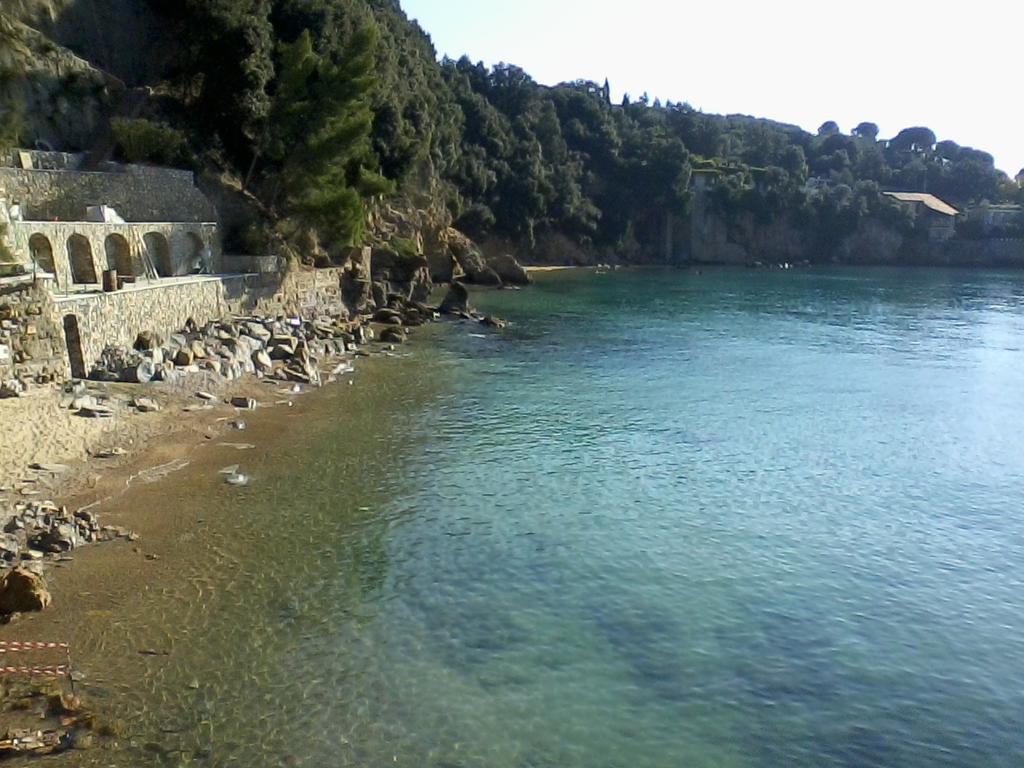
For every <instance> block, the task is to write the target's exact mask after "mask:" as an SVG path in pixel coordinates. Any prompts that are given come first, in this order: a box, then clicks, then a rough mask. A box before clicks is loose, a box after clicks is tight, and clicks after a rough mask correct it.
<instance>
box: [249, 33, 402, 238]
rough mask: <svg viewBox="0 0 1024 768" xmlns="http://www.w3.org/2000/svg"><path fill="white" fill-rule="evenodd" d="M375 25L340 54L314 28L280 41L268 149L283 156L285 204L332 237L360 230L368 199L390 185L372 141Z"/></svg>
mask: <svg viewBox="0 0 1024 768" xmlns="http://www.w3.org/2000/svg"><path fill="white" fill-rule="evenodd" d="M378 39H379V33H378V31H377V28H376V26H375V25H374V24H373V23H372V22H371V21H370V20H368V19H367V20H366V21H364V23H363V24H362V25H361V26H360V27H359V28H358V29H357V30H356V31H355V33H354V34H353V35H352V37H351V39H350V40H349V43H348V45H347V46H346V48H345V51H344V54H343V55H342V56H341V57H340V58H339V60H338V61H332V60H331V59H330V58H328V57H327V56H321V55H319V54H318V53H317V52H316V51H315V50H314V48H313V42H312V36H311V35H310V33H309V31H308V30H305V31H303V33H302V34H301V35H300V36H299V38H298V39H297V40H296V41H295V42H294V43H291V44H289V45H283V46H281V63H280V73H279V75H278V78H277V82H276V84H275V92H274V100H273V106H272V109H271V114H270V125H269V127H268V131H267V144H266V154H267V156H268V157H270V158H272V159H274V160H276V161H277V162H278V163H280V173H281V187H282V191H283V193H284V199H283V207H284V209H285V210H286V212H288V213H289V214H290V215H294V216H296V217H298V218H299V219H301V220H303V221H304V222H305V223H307V224H309V225H311V226H313V227H315V228H316V229H317V231H318V234H319V235H320V237H321V239H322V240H323V241H324V242H326V243H327V244H328V245H335V246H338V245H347V244H351V243H353V242H356V241H358V239H359V237H360V236H361V234H362V228H363V223H364V219H365V211H364V208H363V203H362V201H363V199H364V198H365V197H369V196H371V195H376V194H382V193H384V192H388V191H391V189H392V185H391V184H390V183H389V182H388V181H387V180H386V179H384V178H383V177H382V176H380V174H379V173H377V172H376V170H375V162H374V159H375V158H374V155H373V152H372V150H371V146H370V129H371V127H372V122H373V113H372V112H371V109H370V99H371V96H372V93H373V89H374V87H375V78H374V74H373V73H374V54H375V49H376V45H377V41H378Z"/></svg>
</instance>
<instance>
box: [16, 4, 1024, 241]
mask: <svg viewBox="0 0 1024 768" xmlns="http://www.w3.org/2000/svg"><path fill="white" fill-rule="evenodd" d="M124 3H125V0H102V2H101V1H100V0H97V2H96V3H94V5H95V6H99V7H107V6H109V8H107V10H108V11H109V12H110V14H111V15H112V16H115V17H116V15H117V13H118V12H119V8H120V7H121V6H123V5H124ZM5 5H6V3H5ZM33 5H35V8H34V9H33ZM77 5H78V3H76V2H74V0H65V2H64V4H63V6H62V7H59V8H58V7H54V5H53V4H52V3H42V2H39V1H38V0H36V2H35V3H33V0H20V2H19V4H18V8H19V10H18V12H17V13H15V14H14V15H15V16H16V17H18V18H22V19H24V18H26V17H31V18H32V19H33V20H34V23H36V24H40V25H41V28H42V29H43V30H44V31H45V32H46V33H47V34H49V35H51V36H52V37H53V39H55V40H57V42H61V43H67V44H69V45H71V46H72V47H73V49H74V50H75V52H76V53H77V54H79V55H80V56H82V57H84V58H85V59H87V60H89V61H92V62H99V63H100V64H102V65H103V66H104V67H105V68H107V69H108V71H110V72H111V73H112V74H113V75H114V76H116V77H117V78H119V79H120V80H121V81H123V82H124V83H126V84H127V85H128V86H129V88H130V90H129V92H128V95H127V96H126V97H125V98H124V99H123V100H122V101H123V103H122V104H121V105H120V106H119V107H117V108H115V109H114V110H113V111H115V112H118V111H119V112H120V114H119V115H116V116H117V117H118V118H120V119H119V120H117V121H115V122H114V123H113V134H112V136H113V141H111V139H110V138H109V136H108V137H106V141H108V142H110V143H111V144H112V145H116V146H117V147H118V148H119V150H118V151H119V152H120V153H121V155H122V156H123V157H125V158H126V159H148V160H161V161H164V162H167V161H171V162H174V161H177V162H182V161H184V160H185V158H186V156H187V157H188V158H189V162H192V163H195V164H196V165H197V166H201V167H210V166H214V167H218V168H219V169H220V170H221V171H226V172H228V173H229V174H231V175H233V176H234V177H236V178H237V179H239V180H241V182H242V184H243V185H244V188H245V191H246V193H247V194H248V195H251V196H252V198H253V199H254V200H257V201H258V202H259V204H260V205H261V207H262V209H263V210H264V211H266V212H269V220H271V221H275V220H276V221H278V222H281V221H284V222H285V225H284V226H283V227H282V226H281V225H280V224H279V225H278V230H279V231H280V232H282V233H283V235H284V236H285V237H292V236H294V235H295V233H296V232H298V231H299V230H301V229H304V228H305V229H306V230H308V229H309V228H312V229H315V230H316V231H317V233H318V234H319V236H320V241H321V244H322V245H324V246H325V247H326V248H327V250H328V251H331V250H335V249H337V248H338V247H339V246H342V245H345V244H348V243H353V242H357V241H359V240H360V239H361V238H362V237H363V231H362V230H363V227H364V224H365V222H366V220H367V216H366V212H367V205H368V204H370V203H371V201H374V200H379V199H380V198H381V196H389V195H392V194H398V195H409V194H415V193H416V192H423V191H424V190H431V192H432V193H436V192H439V193H440V194H442V195H443V197H444V203H445V206H446V208H447V210H448V212H449V213H450V215H451V218H452V219H453V220H454V221H455V223H456V225H457V226H458V227H459V228H460V229H463V230H464V231H466V232H468V233H469V234H471V235H472V236H474V237H476V238H478V239H480V240H483V241H487V240H489V239H496V240H499V241H503V242H509V243H511V244H514V245H515V246H516V247H517V248H518V249H519V250H520V252H521V253H523V254H524V255H526V256H527V257H529V256H530V255H531V254H532V255H534V257H538V258H542V257H543V255H544V254H545V252H546V249H547V248H548V247H549V246H550V244H552V243H554V244H557V246H558V247H559V248H561V249H563V250H564V249H566V248H569V249H576V250H578V252H580V253H586V254H590V255H592V256H596V257H600V256H603V255H604V254H607V253H612V252H614V253H615V254H617V255H620V256H624V257H626V258H636V259H651V258H657V257H658V256H659V255H660V253H661V248H662V245H663V243H664V242H665V239H666V237H669V238H670V237H671V233H672V226H673V224H674V223H675V222H676V221H677V220H682V219H683V217H685V215H686V213H687V208H688V204H689V199H690V192H689V189H690V182H691V178H692V175H693V173H694V172H697V173H703V174H705V178H706V179H707V180H708V183H709V188H710V190H711V200H712V204H713V205H714V206H715V208H716V210H717V211H718V212H719V213H721V214H722V216H723V217H724V219H725V220H727V221H736V220H739V219H741V218H742V219H744V220H752V221H756V222H757V223H759V224H766V225H770V224H772V223H778V222H784V223H785V225H786V226H787V227H790V228H793V229H795V230H797V231H800V232H802V233H804V234H806V235H807V236H809V237H812V238H814V239H817V240H820V241H821V242H828V241H830V240H834V239H835V238H836V237H841V236H842V235H844V234H848V233H850V232H852V231H854V230H855V229H856V228H857V227H858V226H859V225H860V223H861V222H862V221H863V220H865V219H866V218H873V219H878V220H882V221H889V220H892V221H896V222H897V223H898V219H899V217H900V215H901V214H900V213H899V211H898V209H896V208H894V207H892V206H891V204H890V202H889V201H888V200H887V199H886V198H885V197H884V196H882V194H881V190H882V189H885V188H899V189H906V190H927V191H929V192H932V193H934V194H937V195H939V196H940V197H943V198H945V199H947V200H949V201H950V202H952V203H954V204H959V205H963V204H967V203H970V202H973V201H978V200H982V199H988V200H992V201H1000V200H1009V199H1013V198H1015V197H1016V196H1019V195H1020V192H1019V190H1018V189H1017V187H1016V185H1015V184H1012V183H1011V182H1010V180H1009V179H1008V178H1007V177H1006V176H1005V175H1004V174H1002V173H1001V172H999V171H998V170H996V168H995V167H994V163H993V159H992V157H991V156H990V155H988V154H986V153H985V152H982V151H979V150H975V149H972V148H969V147H961V146H959V145H957V144H956V143H954V142H952V141H948V140H945V141H938V140H937V137H936V136H935V135H934V133H933V132H932V131H930V130H929V129H927V128H924V127H911V128H907V129H906V130H904V131H901V132H900V133H899V134H898V135H897V136H895V137H893V138H892V139H891V140H888V141H883V140H880V139H879V136H878V128H877V126H875V125H874V124H872V123H870V122H863V123H861V124H859V125H857V126H856V127H854V128H853V129H852V130H851V131H850V133H849V134H844V133H843V132H842V131H841V130H840V128H839V126H837V125H836V124H835V123H834V122H831V121H829V122H826V123H824V124H823V125H822V126H821V128H820V129H819V130H818V131H817V133H815V134H812V133H808V132H806V131H804V130H801V129H800V128H798V127H795V126H791V125H785V124H780V123H776V122H773V121H770V120H764V119H756V118H751V117H746V116H738V115H730V116H719V115H708V114H704V113H702V112H700V111H698V110H695V109H693V108H692V107H690V106H689V105H687V104H679V103H667V104H662V103H659V102H658V101H654V102H653V103H651V102H650V100H649V99H648V98H647V97H646V96H642V97H640V98H639V99H635V100H634V99H630V98H629V97H627V98H625V99H624V100H623V101H622V102H621V103H612V100H611V98H610V89H609V87H608V83H604V84H597V83H593V82H585V81H578V82H571V83H563V84H561V85H558V86H555V87H546V86H541V85H539V84H537V83H536V82H534V81H533V80H532V79H531V78H530V76H529V75H528V74H527V73H526V72H524V71H523V70H522V69H520V68H518V67H515V66H512V65H505V64H501V65H498V66H496V67H493V68H487V67H485V66H483V65H482V64H474V63H473V62H471V61H470V60H469V59H467V58H462V59H459V60H449V59H445V60H443V61H441V62H438V61H437V59H436V54H435V51H434V49H433V46H432V44H431V42H430V38H429V37H428V36H427V35H426V33H424V32H423V31H422V30H421V29H420V28H419V27H418V26H417V25H416V24H415V23H413V22H410V21H409V20H408V19H407V18H406V16H405V14H404V13H403V11H402V10H401V8H400V6H399V3H398V2H397V1H396V0H144V3H143V4H142V5H143V6H144V8H143V10H142V11H140V10H139V9H138V8H137V7H135V8H134V13H135V15H136V16H139V14H142V16H143V18H142V19H141V20H139V21H138V22H137V26H138V25H142V26H141V27H139V28H140V29H144V30H145V31H147V34H148V40H147V45H148V49H147V52H148V53H149V55H148V56H146V57H144V59H145V61H144V64H139V63H138V62H139V60H140V59H139V57H134V58H133V57H132V56H131V55H129V54H128V53H124V52H123V49H124V48H125V47H131V46H133V45H134V46H138V45H141V44H142V43H141V42H139V41H136V40H134V39H129V38H127V37H118V31H117V30H116V29H110V30H107V31H106V32H104V34H103V35H101V36H98V37H96V38H95V39H90V38H89V37H88V36H83V33H82V32H81V31H80V30H79V29H78V28H77V27H76V28H75V31H74V32H72V31H69V29H70V26H71V25H70V22H62V21H61V19H62V15H63V16H67V17H68V18H73V16H74V14H75V13H76V7H77ZM11 7H12V8H13V7H14V6H11ZM40 7H44V9H45V10H47V11H52V12H54V13H55V15H54V19H55V20H54V21H49V22H48V21H46V15H45V14H44V15H43V16H40V15H39V14H38V11H39V10H40ZM122 10H124V9H122ZM134 34H136V36H138V33H137V31H136V32H135V33H134ZM110 51H122V53H121V54H118V55H114V54H111V53H110ZM133 62H134V63H133ZM2 82H3V81H2V80H0V85H2ZM140 92H141V93H143V94H145V98H143V99H140V98H139V93H140ZM0 94H2V89H0ZM29 128H31V126H29ZM22 133H23V138H27V139H31V138H33V137H32V135H31V130H28V131H23V132H22ZM160 136H169V137H171V138H173V139H174V140H173V141H170V140H168V141H167V142H164V141H162V140H161V139H160V138H159V137H160ZM103 141H104V138H103V137H99V136H98V137H96V142H95V145H101V144H102V142H103ZM165 144H166V145H167V146H171V147H174V151H173V152H171V153H170V155H168V154H167V151H166V150H165V149H162V148H161V147H162V146H163V145H165ZM95 145H94V146H93V147H83V148H95ZM179 147H183V148H184V149H186V150H187V151H181V152H179V151H178V148H179Z"/></svg>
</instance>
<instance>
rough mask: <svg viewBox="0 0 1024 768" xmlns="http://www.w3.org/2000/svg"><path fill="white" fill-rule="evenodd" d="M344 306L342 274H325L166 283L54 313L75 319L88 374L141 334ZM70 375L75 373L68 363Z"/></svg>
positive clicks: (58, 304) (83, 299)
mask: <svg viewBox="0 0 1024 768" xmlns="http://www.w3.org/2000/svg"><path fill="white" fill-rule="evenodd" d="M340 305H341V289H340V270H338V269H325V270H295V271H291V272H287V273H285V274H265V275H221V276H210V277H206V276H196V277H190V278H179V279H178V280H177V281H173V280H165V281H160V282H157V283H153V284H152V285H138V286H132V287H129V288H125V289H123V290H120V291H116V292H114V293H93V294H88V295H77V296H76V295H72V296H70V297H58V298H56V299H55V301H54V310H55V321H56V322H57V323H58V324H59V325H60V326H61V327H63V326H64V324H65V323H67V322H70V321H69V320H67V318H69V317H74V318H75V320H74V325H75V326H76V327H77V331H78V335H79V338H80V345H81V357H82V360H83V361H84V366H85V368H86V370H88V369H89V368H90V367H91V366H92V364H93V363H94V362H95V361H96V360H98V359H99V357H100V354H101V353H102V352H103V349H104V348H105V347H107V346H119V347H131V346H132V344H133V343H134V341H135V338H136V336H138V334H139V332H140V331H144V330H148V331H156V332H157V333H160V334H162V335H168V334H170V333H174V332H176V331H179V330H181V329H182V328H183V327H184V326H185V324H186V322H187V321H188V320H190V319H191V320H194V321H195V322H196V323H197V324H199V325H203V324H205V323H207V322H209V321H211V320H216V319H218V318H221V317H225V316H227V315H231V314H235V315H249V314H257V313H258V314H261V315H269V316H277V315H287V316H301V317H313V316H315V315H317V314H318V313H319V312H320V311H321V310H322V309H326V308H332V309H337V308H338V307H340ZM72 351H73V350H72ZM69 360H70V357H69ZM66 372H67V373H68V374H70V373H71V369H70V363H68V364H67V366H66Z"/></svg>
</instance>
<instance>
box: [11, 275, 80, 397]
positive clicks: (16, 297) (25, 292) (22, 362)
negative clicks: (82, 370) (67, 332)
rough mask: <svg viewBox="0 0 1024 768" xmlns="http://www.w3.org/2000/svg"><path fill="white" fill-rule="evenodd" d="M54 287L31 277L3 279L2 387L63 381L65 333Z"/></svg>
mask: <svg viewBox="0 0 1024 768" xmlns="http://www.w3.org/2000/svg"><path fill="white" fill-rule="evenodd" d="M51 290H52V285H50V284H49V281H46V280H33V279H32V278H31V277H23V278H5V279H0V384H2V383H3V382H6V381H9V380H10V379H19V380H21V381H23V382H24V383H29V382H32V381H40V380H50V379H51V378H57V379H61V378H64V376H65V375H66V372H67V356H66V354H65V346H64V334H63V332H62V330H61V328H60V327H59V326H58V325H57V323H58V319H57V316H56V313H55V312H54V306H53V301H52V299H51Z"/></svg>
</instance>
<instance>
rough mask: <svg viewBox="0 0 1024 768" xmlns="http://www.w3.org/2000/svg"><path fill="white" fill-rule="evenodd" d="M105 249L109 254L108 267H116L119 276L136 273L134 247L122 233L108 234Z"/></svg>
mask: <svg viewBox="0 0 1024 768" xmlns="http://www.w3.org/2000/svg"><path fill="white" fill-rule="evenodd" d="M103 250H104V251H106V254H107V269H116V270H117V274H118V276H119V277H132V276H133V275H135V263H134V259H132V248H131V246H130V245H128V241H127V240H125V238H124V237H123V236H122V235H118V234H111V235H107V238H106V240H104V241H103Z"/></svg>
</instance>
